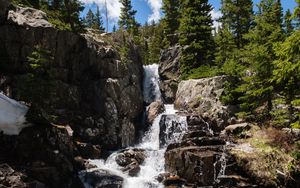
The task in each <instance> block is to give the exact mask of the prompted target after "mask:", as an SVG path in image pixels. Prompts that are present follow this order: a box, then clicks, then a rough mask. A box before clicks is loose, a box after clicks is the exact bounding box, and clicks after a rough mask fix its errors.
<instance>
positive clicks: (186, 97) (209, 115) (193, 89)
mask: <svg viewBox="0 0 300 188" xmlns="http://www.w3.org/2000/svg"><path fill="white" fill-rule="evenodd" d="M225 80H226V77H225V76H217V77H213V78H204V79H198V80H186V81H181V82H180V83H179V85H178V90H177V93H176V100H175V106H176V107H177V108H178V109H181V110H187V111H189V112H191V113H195V114H199V115H201V116H203V117H204V118H206V119H207V120H208V121H209V122H212V124H214V125H215V126H213V127H212V129H213V130H216V131H221V130H222V129H223V128H224V126H225V125H226V123H227V120H228V118H229V110H228V108H227V107H226V106H223V105H222V103H221V101H220V96H221V94H222V92H223V84H224V82H225Z"/></svg>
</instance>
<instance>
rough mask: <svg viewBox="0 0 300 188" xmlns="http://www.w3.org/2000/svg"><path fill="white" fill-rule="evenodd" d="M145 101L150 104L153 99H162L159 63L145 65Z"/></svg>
mask: <svg viewBox="0 0 300 188" xmlns="http://www.w3.org/2000/svg"><path fill="white" fill-rule="evenodd" d="M143 85H144V88H143V94H144V101H145V102H146V103H148V104H150V103H151V102H153V101H157V100H161V92H160V89H159V74H158V64H152V65H146V66H144V83H143Z"/></svg>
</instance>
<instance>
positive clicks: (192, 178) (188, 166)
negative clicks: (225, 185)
mask: <svg viewBox="0 0 300 188" xmlns="http://www.w3.org/2000/svg"><path fill="white" fill-rule="evenodd" d="M217 156H221V153H219V152H216V151H212V150H209V149H201V148H200V147H195V146H191V147H182V148H176V149H172V150H169V151H167V152H166V153H165V160H166V171H168V172H170V173H172V174H177V175H178V176H180V177H181V178H184V179H186V181H187V183H193V184H196V185H197V186H209V185H213V184H214V181H215V179H214V175H215V174H218V172H215V166H214V164H215V163H216V162H217V158H218V157H217Z"/></svg>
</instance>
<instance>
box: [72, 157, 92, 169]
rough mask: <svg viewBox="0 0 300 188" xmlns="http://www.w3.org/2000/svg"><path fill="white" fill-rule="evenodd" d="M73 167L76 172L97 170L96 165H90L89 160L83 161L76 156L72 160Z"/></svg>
mask: <svg viewBox="0 0 300 188" xmlns="http://www.w3.org/2000/svg"><path fill="white" fill-rule="evenodd" d="M74 166H75V168H76V169H77V170H89V169H92V168H97V166H96V165H92V164H91V163H90V162H89V160H87V159H83V158H82V157H81V156H76V157H75V158H74Z"/></svg>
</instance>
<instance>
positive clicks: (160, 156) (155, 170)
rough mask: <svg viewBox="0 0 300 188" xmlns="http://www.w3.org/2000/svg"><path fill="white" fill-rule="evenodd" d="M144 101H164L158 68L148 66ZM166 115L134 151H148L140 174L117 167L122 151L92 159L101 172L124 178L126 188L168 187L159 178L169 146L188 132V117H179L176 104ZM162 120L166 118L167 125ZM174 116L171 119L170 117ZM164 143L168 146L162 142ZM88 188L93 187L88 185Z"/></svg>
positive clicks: (160, 116)
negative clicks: (105, 157)
mask: <svg viewBox="0 0 300 188" xmlns="http://www.w3.org/2000/svg"><path fill="white" fill-rule="evenodd" d="M144 72H145V77H144V98H145V102H146V103H148V104H149V103H151V102H153V101H156V100H161V93H160V90H159V75H158V65H156V64H154V65H148V66H144ZM165 109H166V110H165V112H164V113H162V114H160V115H159V116H157V117H156V118H155V120H154V122H153V124H152V126H151V127H150V129H149V131H148V132H146V133H145V135H144V137H143V138H142V142H141V143H140V144H138V145H136V146H135V147H134V148H138V149H142V150H144V151H145V155H146V158H145V160H144V162H143V163H142V164H141V165H140V172H139V173H138V174H137V176H136V177H131V176H129V175H128V174H127V173H124V172H123V171H122V168H121V167H120V166H119V165H118V164H117V162H116V157H117V155H118V152H115V153H113V154H112V155H110V156H109V157H108V159H107V160H106V161H104V160H91V164H94V165H96V166H97V167H98V169H103V170H107V171H109V172H110V173H112V174H115V175H117V176H120V177H122V178H124V183H123V187H124V188H160V187H164V186H163V185H162V184H161V183H159V182H158V181H157V180H156V177H157V176H158V175H159V174H160V173H163V172H164V170H165V159H164V153H165V151H166V147H167V145H168V144H170V143H173V142H178V141H180V139H181V138H182V135H183V134H184V133H185V131H186V130H187V123H186V117H181V116H178V115H176V110H175V109H174V105H165ZM162 117H165V119H164V122H161V121H162ZM168 117H171V118H168ZM160 124H164V130H161V125H160ZM161 140H164V143H163V144H162V143H161ZM85 186H86V187H87V188H88V187H91V186H90V185H88V184H86V183H85Z"/></svg>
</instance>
